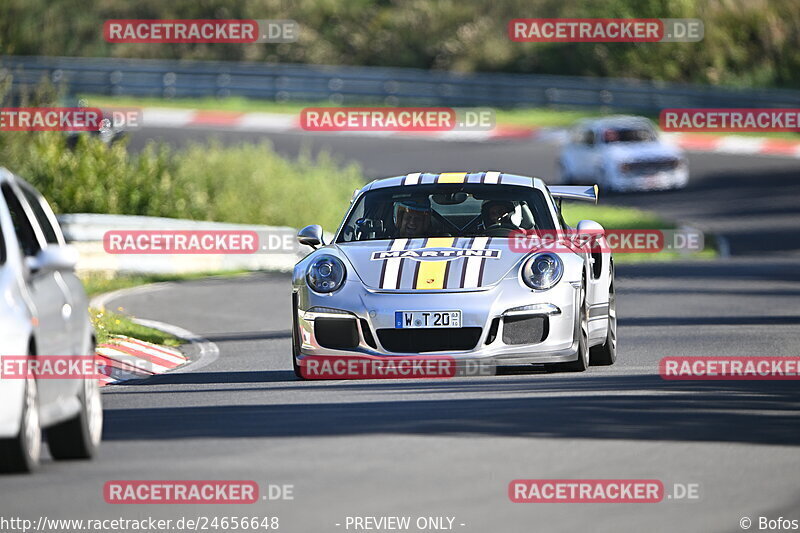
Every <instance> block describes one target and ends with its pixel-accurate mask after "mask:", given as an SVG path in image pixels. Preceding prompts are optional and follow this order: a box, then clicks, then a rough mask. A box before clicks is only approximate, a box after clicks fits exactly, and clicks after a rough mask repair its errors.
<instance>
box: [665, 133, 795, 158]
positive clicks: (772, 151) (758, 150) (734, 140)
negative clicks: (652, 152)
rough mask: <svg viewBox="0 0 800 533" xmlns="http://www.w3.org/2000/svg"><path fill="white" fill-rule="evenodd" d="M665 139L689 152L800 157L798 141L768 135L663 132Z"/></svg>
mask: <svg viewBox="0 0 800 533" xmlns="http://www.w3.org/2000/svg"><path fill="white" fill-rule="evenodd" d="M662 135H664V136H665V137H666V138H667V139H670V140H671V141H672V142H673V143H674V144H676V145H677V146H680V147H681V148H683V149H684V150H687V151H689V152H717V153H722V154H756V155H777V156H783V157H797V158H800V141H793V140H791V139H779V138H770V137H741V136H736V135H700V134H697V133H664V134H662Z"/></svg>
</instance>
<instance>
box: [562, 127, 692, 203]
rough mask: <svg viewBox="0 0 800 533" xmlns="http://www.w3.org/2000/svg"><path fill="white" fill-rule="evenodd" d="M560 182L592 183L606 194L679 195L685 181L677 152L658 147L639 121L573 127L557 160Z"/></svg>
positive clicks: (682, 161) (662, 145)
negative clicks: (670, 191) (657, 192)
mask: <svg viewBox="0 0 800 533" xmlns="http://www.w3.org/2000/svg"><path fill="white" fill-rule="evenodd" d="M558 165H559V169H560V171H561V182H562V183H563V184H565V185H569V184H573V183H576V182H596V183H597V184H598V185H599V186H600V187H601V188H603V189H604V190H606V191H644V190H661V189H680V188H683V187H685V186H686V184H687V183H688V181H689V166H688V163H687V161H686V156H685V155H684V153H683V151H682V150H681V149H680V148H678V147H676V146H673V145H671V144H669V143H666V142H665V141H663V140H662V139H661V138H660V137H659V134H658V132H657V131H656V129H655V128H654V127H653V124H652V123H651V122H650V120H648V119H647V118H644V117H633V116H615V117H606V118H598V119H590V120H584V121H581V122H579V123H578V124H577V125H576V126H575V127H574V128H573V129H572V131H571V132H570V135H569V139H568V140H567V142H566V144H565V145H564V147H563V149H562V151H561V154H560V156H559V160H558Z"/></svg>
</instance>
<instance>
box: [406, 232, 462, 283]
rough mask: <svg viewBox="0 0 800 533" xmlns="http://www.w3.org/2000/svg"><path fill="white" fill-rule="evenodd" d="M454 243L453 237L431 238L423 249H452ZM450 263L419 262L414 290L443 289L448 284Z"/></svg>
mask: <svg viewBox="0 0 800 533" xmlns="http://www.w3.org/2000/svg"><path fill="white" fill-rule="evenodd" d="M454 241H455V239H454V238H453V237H431V238H429V239H427V240H426V241H425V245H424V246H423V248H452V246H453V242H454ZM449 263H450V261H417V272H416V276H414V288H415V289H423V290H431V289H443V288H444V286H445V283H447V274H448V271H449V270H450V269H449V268H447V267H448V265H449Z"/></svg>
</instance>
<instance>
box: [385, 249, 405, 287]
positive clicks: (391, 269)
mask: <svg viewBox="0 0 800 533" xmlns="http://www.w3.org/2000/svg"><path fill="white" fill-rule="evenodd" d="M407 242H408V239H395V240H394V241H392V244H391V246H389V250H391V251H396V250H403V249H405V247H406V243H407ZM402 266H403V260H402V259H401V258H399V257H392V258H391V259H387V260H386V261H384V262H383V271H382V272H381V285H380V287H381V289H398V288H400V287H399V285H400V268H401V267H402Z"/></svg>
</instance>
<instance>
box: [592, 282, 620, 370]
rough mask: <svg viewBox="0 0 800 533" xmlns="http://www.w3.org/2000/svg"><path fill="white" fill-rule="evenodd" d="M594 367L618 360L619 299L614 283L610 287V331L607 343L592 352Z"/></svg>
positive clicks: (611, 363) (607, 334)
mask: <svg viewBox="0 0 800 533" xmlns="http://www.w3.org/2000/svg"><path fill="white" fill-rule="evenodd" d="M589 355H590V359H591V362H592V364H593V365H601V366H608V365H613V364H614V362H615V361H616V360H617V297H616V294H615V291H614V281H611V285H609V287H608V331H607V333H606V342H605V343H603V344H602V345H600V346H595V347H593V348H592V349H591V350H590V352H589Z"/></svg>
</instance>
